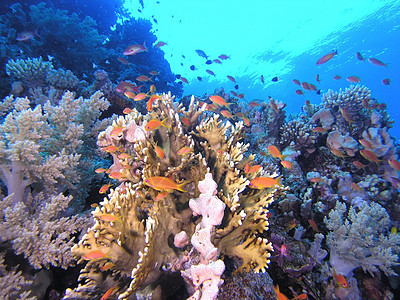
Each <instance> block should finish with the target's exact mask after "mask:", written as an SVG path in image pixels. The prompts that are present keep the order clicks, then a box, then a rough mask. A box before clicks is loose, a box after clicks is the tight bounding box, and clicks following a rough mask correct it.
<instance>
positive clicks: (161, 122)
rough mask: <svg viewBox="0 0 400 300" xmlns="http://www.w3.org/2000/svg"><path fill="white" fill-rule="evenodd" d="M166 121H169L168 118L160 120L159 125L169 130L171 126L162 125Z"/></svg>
mask: <svg viewBox="0 0 400 300" xmlns="http://www.w3.org/2000/svg"><path fill="white" fill-rule="evenodd" d="M168 119H169V117H168V118H165V119H164V120H162V121H161V123H160V125H161V126H164V127H165V128H168V129H171V126H168V125H165V123H164V122H165V121H167V120H168Z"/></svg>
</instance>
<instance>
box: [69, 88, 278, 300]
mask: <svg viewBox="0 0 400 300" xmlns="http://www.w3.org/2000/svg"><path fill="white" fill-rule="evenodd" d="M153 96H154V97H156V98H155V99H156V100H155V101H154V102H153V106H152V107H151V109H150V112H149V113H148V114H147V115H141V114H139V113H138V112H137V111H136V110H133V111H132V112H130V113H129V114H128V115H126V116H124V117H119V118H118V119H117V120H116V121H115V122H114V123H113V125H112V127H110V128H109V129H107V130H106V131H103V132H102V133H100V135H99V138H98V145H99V146H100V148H101V149H103V150H104V151H107V152H109V153H111V154H112V156H113V159H114V163H113V165H112V166H111V167H110V168H109V169H110V170H109V171H108V172H110V173H109V176H110V177H112V178H117V180H118V181H119V185H118V186H117V187H115V188H114V189H111V192H110V193H109V195H108V197H107V198H104V200H103V202H101V203H100V206H99V207H97V208H96V209H95V211H93V217H94V220H95V225H94V226H93V227H92V228H90V229H89V230H88V232H87V234H86V235H85V236H84V237H83V238H82V239H81V241H80V242H79V243H78V244H77V245H75V246H74V247H73V248H72V253H73V254H74V256H75V257H76V258H77V259H78V263H83V262H85V261H86V266H85V267H84V269H83V270H82V271H81V275H80V277H79V281H80V282H81V284H79V285H78V287H77V288H75V289H74V290H71V289H69V290H67V293H66V296H65V299H72V298H77V297H78V298H80V299H92V298H93V297H96V296H99V295H102V294H104V293H105V292H106V291H107V290H109V289H111V290H110V291H111V293H112V294H114V295H118V296H119V299H127V298H128V297H129V296H130V295H131V294H133V293H135V292H137V291H139V290H142V292H143V289H144V292H146V293H151V292H152V291H150V290H149V288H150V284H152V283H153V284H156V283H157V279H158V278H159V277H160V275H161V273H166V274H168V273H169V272H179V271H182V272H183V273H182V275H183V276H184V277H185V278H186V279H187V280H188V282H189V283H190V285H192V286H193V287H194V288H195V293H194V295H193V297H192V298H191V299H206V297H207V295H212V296H210V298H209V299H215V297H216V294H217V293H215V289H216V288H217V287H218V285H219V284H220V283H221V281H220V279H219V278H220V275H221V274H222V272H223V262H222V260H218V258H219V257H224V256H228V257H231V258H234V259H236V261H237V263H238V268H237V270H236V272H239V271H241V270H245V271H247V272H249V271H250V270H254V271H256V272H263V271H265V269H266V268H267V264H268V262H269V257H270V254H269V252H270V251H273V250H272V246H271V244H270V243H269V242H268V240H267V239H265V238H264V237H263V233H264V232H265V231H266V230H267V229H268V219H267V212H268V210H267V207H268V205H269V204H270V203H271V202H272V201H273V200H274V198H275V197H276V196H278V195H279V194H280V192H281V188H279V187H278V186H275V185H272V186H271V187H267V188H260V189H257V188H251V187H250V182H251V180H252V179H254V178H256V177H259V176H261V175H262V176H265V177H275V176H276V174H265V171H264V170H263V169H260V170H258V171H257V172H255V173H251V174H246V173H245V172H244V170H243V168H244V166H245V164H246V163H249V162H251V160H253V159H254V156H252V155H250V156H249V157H248V158H246V157H245V156H244V154H245V152H246V150H247V147H248V145H244V144H243V143H241V142H240V140H241V136H242V135H241V131H242V129H243V123H242V122H239V123H235V124H234V125H232V124H231V123H230V122H226V123H222V121H220V120H219V116H218V115H217V114H213V113H205V112H204V109H205V107H206V106H205V105H203V106H202V107H200V105H199V103H198V102H197V101H195V99H194V97H192V100H191V103H190V106H189V109H188V110H186V109H185V108H183V106H182V104H180V105H178V104H177V103H174V101H173V100H174V98H173V97H171V95H170V94H168V95H167V94H163V95H153ZM182 118H187V120H188V121H189V122H185V124H184V123H183V122H181V119H182ZM205 179H206V180H205ZM204 180H205V181H204ZM212 182H214V183H212ZM204 185H206V187H204ZM202 186H203V187H202ZM204 193H205V194H204ZM210 197H211V198H210ZM214 197H215V199H220V201H222V202H217V203H220V205H217V206H218V207H220V208H221V210H218V209H216V210H215V211H213V209H214V207H213V208H212V209H211V210H210V208H209V207H205V205H206V203H205V202H204V201H214V200H211V199H214ZM215 201H216V200H215ZM224 208H225V209H224ZM191 209H193V214H195V215H199V216H197V217H192V210H191ZM216 212H219V213H217V214H219V217H216V218H214V217H212V216H213V215H212V214H213V213H216ZM190 240H191V242H192V244H193V245H190V244H189V241H190ZM202 245H203V246H202ZM206 245H208V246H206ZM204 247H205V248H204ZM199 268H200V269H199ZM185 270H186V271H185ZM189 270H190V271H189ZM206 270H210V271H212V270H213V272H214V273H213V274H214V275H213V277H212V278H211V277H210V276H211V275H210V274H208V275H207V276H208V277H207V278H204V277H202V276H201V275H199V274H201V272H204V271H206ZM193 272H194V273H193ZM198 272H200V273H198ZM194 274H197V275H194ZM199 276H200V277H199ZM196 278H197V279H196ZM154 286H155V285H153V288H154ZM146 287H147V288H146ZM192 292H194V291H193V290H192Z"/></svg>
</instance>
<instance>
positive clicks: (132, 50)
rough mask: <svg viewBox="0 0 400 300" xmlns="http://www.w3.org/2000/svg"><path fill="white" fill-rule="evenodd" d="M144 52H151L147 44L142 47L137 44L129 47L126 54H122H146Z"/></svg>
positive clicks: (144, 43) (124, 53) (125, 51)
mask: <svg viewBox="0 0 400 300" xmlns="http://www.w3.org/2000/svg"><path fill="white" fill-rule="evenodd" d="M144 51H149V50H148V49H147V48H146V42H143V44H142V45H139V44H135V45H131V46H128V47H127V48H126V49H125V50H124V52H123V53H122V54H123V55H136V54H138V53H141V52H144Z"/></svg>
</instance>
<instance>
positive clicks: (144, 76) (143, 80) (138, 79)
mask: <svg viewBox="0 0 400 300" xmlns="http://www.w3.org/2000/svg"><path fill="white" fill-rule="evenodd" d="M136 80H137V81H141V82H146V81H152V80H151V78H149V77H147V76H146V75H140V76H138V77H136Z"/></svg>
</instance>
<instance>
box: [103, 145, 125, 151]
mask: <svg viewBox="0 0 400 300" xmlns="http://www.w3.org/2000/svg"><path fill="white" fill-rule="evenodd" d="M103 150H104V151H106V152H116V151H120V150H121V149H120V148H118V147H117V146H114V145H111V146H107V147H105V148H103Z"/></svg>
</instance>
